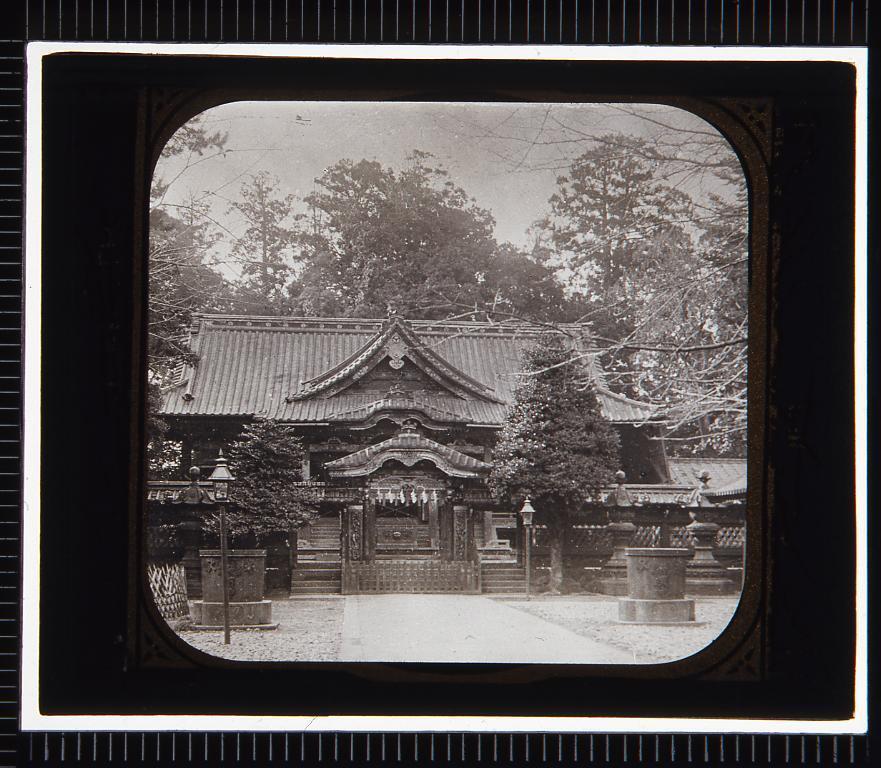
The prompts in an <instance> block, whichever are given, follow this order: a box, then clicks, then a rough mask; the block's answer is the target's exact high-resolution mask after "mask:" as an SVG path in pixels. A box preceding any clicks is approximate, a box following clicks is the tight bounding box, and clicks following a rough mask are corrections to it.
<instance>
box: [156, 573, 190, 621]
mask: <svg viewBox="0 0 881 768" xmlns="http://www.w3.org/2000/svg"><path fill="white" fill-rule="evenodd" d="M147 580H148V581H149V582H150V591H151V592H152V593H153V602H154V603H156V607H157V608H158V609H159V614H160V615H161V616H162V618H163V619H165V620H166V621H167V620H169V619H179V618H182V617H184V616H189V614H190V607H189V605H188V603H187V579H186V575H185V574H184V567H183V566H182V565H180V564H179V563H173V564H172V563H165V564H162V565H156V564H153V563H150V564H148V565H147Z"/></svg>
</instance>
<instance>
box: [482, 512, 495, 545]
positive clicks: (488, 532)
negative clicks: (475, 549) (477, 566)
mask: <svg viewBox="0 0 881 768" xmlns="http://www.w3.org/2000/svg"><path fill="white" fill-rule="evenodd" d="M495 540H496V529H495V526H494V525H493V513H492V510H491V509H485V510H483V543H484V546H486V545H488V544H491V543H492V542H494V541H495Z"/></svg>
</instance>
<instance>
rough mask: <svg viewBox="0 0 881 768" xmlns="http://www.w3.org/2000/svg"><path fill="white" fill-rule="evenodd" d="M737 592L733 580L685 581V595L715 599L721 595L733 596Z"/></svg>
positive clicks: (687, 579)
mask: <svg viewBox="0 0 881 768" xmlns="http://www.w3.org/2000/svg"><path fill="white" fill-rule="evenodd" d="M735 592H737V588H736V587H735V586H734V582H733V581H731V579H726V578H717V579H689V578H686V579H685V594H686V595H696V596H698V597H714V596H719V595H733V594H734V593H735Z"/></svg>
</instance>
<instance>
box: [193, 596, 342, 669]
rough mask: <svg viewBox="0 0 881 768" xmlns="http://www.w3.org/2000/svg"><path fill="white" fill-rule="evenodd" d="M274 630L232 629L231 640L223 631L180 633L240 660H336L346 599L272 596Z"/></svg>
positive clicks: (216, 653)
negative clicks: (226, 637)
mask: <svg viewBox="0 0 881 768" xmlns="http://www.w3.org/2000/svg"><path fill="white" fill-rule="evenodd" d="M272 621H273V622H278V629H275V630H254V631H250V632H248V631H242V630H240V631H238V632H236V631H235V630H233V632H232V635H231V637H230V644H229V645H224V644H223V632H208V631H182V632H178V633H177V634H178V635H179V636H180V638H181V639H182V640H183V641H184V642H187V643H189V644H190V645H192V646H193V647H194V648H198V649H199V650H200V651H204V652H205V653H210V654H211V655H212V656H219V657H220V658H224V659H236V660H239V661H336V660H337V658H339V653H340V638H341V637H342V628H343V600H341V599H340V598H327V599H322V598H318V599H313V598H309V599H297V598H292V599H289V600H273V601H272Z"/></svg>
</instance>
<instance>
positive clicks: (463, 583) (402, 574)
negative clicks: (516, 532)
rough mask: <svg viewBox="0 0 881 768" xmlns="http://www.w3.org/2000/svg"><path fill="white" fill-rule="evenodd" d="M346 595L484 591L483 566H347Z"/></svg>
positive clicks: (395, 562) (413, 563) (440, 563)
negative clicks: (482, 582) (481, 572)
mask: <svg viewBox="0 0 881 768" xmlns="http://www.w3.org/2000/svg"><path fill="white" fill-rule="evenodd" d="M342 579H343V583H342V591H343V594H359V593H363V592H367V593H382V592H410V593H430V592H438V593H450V592H458V593H466V594H476V593H479V592H480V567H479V565H476V564H474V563H472V562H468V561H464V560H463V561H455V562H448V561H440V560H376V561H374V562H370V563H352V562H350V563H344V564H343V572H342Z"/></svg>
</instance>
